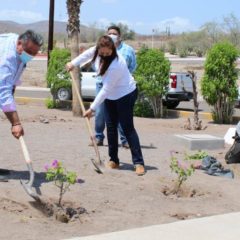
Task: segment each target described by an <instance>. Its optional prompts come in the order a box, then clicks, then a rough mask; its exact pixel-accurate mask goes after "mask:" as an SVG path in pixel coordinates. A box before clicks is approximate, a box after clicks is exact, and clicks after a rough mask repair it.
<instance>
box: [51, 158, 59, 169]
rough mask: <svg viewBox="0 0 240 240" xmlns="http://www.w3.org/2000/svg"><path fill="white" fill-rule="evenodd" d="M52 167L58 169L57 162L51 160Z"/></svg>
mask: <svg viewBox="0 0 240 240" xmlns="http://www.w3.org/2000/svg"><path fill="white" fill-rule="evenodd" d="M52 167H53V168H58V160H53V162H52Z"/></svg>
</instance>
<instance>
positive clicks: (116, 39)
mask: <svg viewBox="0 0 240 240" xmlns="http://www.w3.org/2000/svg"><path fill="white" fill-rule="evenodd" d="M108 36H109V37H110V38H111V39H112V40H113V42H114V44H115V43H116V42H117V41H118V36H117V35H114V34H109V35H108Z"/></svg>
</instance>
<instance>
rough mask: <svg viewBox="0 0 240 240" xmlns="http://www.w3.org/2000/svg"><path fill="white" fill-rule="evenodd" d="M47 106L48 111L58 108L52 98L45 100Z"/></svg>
mask: <svg viewBox="0 0 240 240" xmlns="http://www.w3.org/2000/svg"><path fill="white" fill-rule="evenodd" d="M45 106H46V107H47V108H48V109H53V108H56V107H57V103H56V101H55V100H54V99H52V98H46V99H45Z"/></svg>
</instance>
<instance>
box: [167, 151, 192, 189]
mask: <svg viewBox="0 0 240 240" xmlns="http://www.w3.org/2000/svg"><path fill="white" fill-rule="evenodd" d="M185 160H186V159H184V160H183V161H179V160H178V159H177V158H176V157H175V156H174V155H173V152H171V163H170V168H171V170H172V172H175V173H176V174H177V188H176V193H178V191H179V189H180V187H181V185H182V184H183V182H184V181H186V180H187V179H188V177H190V176H191V175H192V174H193V172H194V170H195V168H194V167H193V165H192V164H191V165H189V164H187V163H186V161H185Z"/></svg>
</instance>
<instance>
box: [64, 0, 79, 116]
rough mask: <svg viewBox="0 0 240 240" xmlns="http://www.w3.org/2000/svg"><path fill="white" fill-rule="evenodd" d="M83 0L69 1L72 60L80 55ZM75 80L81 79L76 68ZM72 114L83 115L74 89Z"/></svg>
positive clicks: (69, 34) (68, 30) (69, 32)
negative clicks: (80, 17) (80, 16)
mask: <svg viewBox="0 0 240 240" xmlns="http://www.w3.org/2000/svg"><path fill="white" fill-rule="evenodd" d="M82 2H83V0H67V1H66V3H67V11H68V24H67V32H68V36H69V38H70V42H71V59H73V58H75V57H77V56H78V55H79V33H80V20H79V15H80V6H81V4H82ZM73 75H74V78H75V79H79V69H78V68H75V69H74V71H73ZM77 86H78V89H79V90H80V89H81V84H80V81H77ZM72 93H73V98H72V112H73V115H75V116H79V115H81V109H80V104H79V102H78V99H77V95H76V92H75V90H74V89H72Z"/></svg>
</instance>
